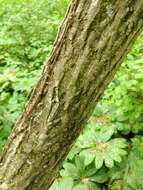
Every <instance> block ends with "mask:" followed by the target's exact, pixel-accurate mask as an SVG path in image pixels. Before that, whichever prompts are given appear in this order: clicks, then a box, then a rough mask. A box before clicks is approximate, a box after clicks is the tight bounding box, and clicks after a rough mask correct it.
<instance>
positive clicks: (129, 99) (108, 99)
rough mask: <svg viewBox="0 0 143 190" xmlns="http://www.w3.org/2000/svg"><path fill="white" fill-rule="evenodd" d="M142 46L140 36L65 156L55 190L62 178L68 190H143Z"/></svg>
mask: <svg viewBox="0 0 143 190" xmlns="http://www.w3.org/2000/svg"><path fill="white" fill-rule="evenodd" d="M142 44H143V35H141V36H140V37H139V39H138V40H137V42H136V44H135V45H134V47H133V49H132V51H131V52H130V54H128V56H127V59H126V61H125V62H124V64H123V66H122V67H121V69H120V71H119V72H118V73H117V75H116V76H115V78H114V80H113V81H112V83H111V84H110V85H109V87H108V89H107V90H106V92H105V94H104V96H103V98H102V100H101V101H100V102H99V103H98V105H97V107H96V109H95V111H94V113H93V115H92V117H91V119H90V121H89V122H88V125H87V126H86V128H85V130H84V133H83V134H81V135H80V137H79V138H78V140H77V142H76V144H75V145H74V147H73V149H72V150H71V152H70V153H69V155H68V157H67V159H66V161H65V163H64V165H63V169H62V170H61V172H60V175H61V177H60V178H59V179H58V183H57V181H56V182H55V183H57V186H55V187H59V189H58V190H62V188H60V187H61V186H60V183H61V180H62V179H65V177H66V178H67V177H69V178H70V179H72V185H71V186H70V190H74V189H75V187H76V189H77V190H80V189H85V190H96V189H108V190H133V189H134V190H142V189H143V167H142V165H143V137H142V134H143V124H142V121H143V120H142V116H143V105H142V104H141V103H142V98H143V97H142V94H143V78H142V76H143V69H142V67H143V59H142V53H143V46H142ZM79 158H80V160H82V161H78V162H77V160H79ZM81 158H82V159H81ZM80 167H81V168H82V169H80ZM50 190H53V186H52V187H51V189H50Z"/></svg>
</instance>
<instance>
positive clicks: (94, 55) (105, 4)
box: [0, 0, 143, 190]
mask: <svg viewBox="0 0 143 190" xmlns="http://www.w3.org/2000/svg"><path fill="white" fill-rule="evenodd" d="M142 26H143V0H73V1H72V3H71V5H70V7H69V10H68V12H67V15H66V17H65V20H64V22H63V24H62V26H61V28H60V31H59V34H58V36H57V40H56V41H55V44H54V48H53V50H52V52H51V56H50V58H49V61H48V63H47V64H46V65H45V67H44V70H43V73H42V76H41V79H40V80H39V82H38V84H37V85H36V87H35V88H34V90H33V92H32V95H31V98H30V100H29V102H28V104H27V105H26V108H25V111H24V112H23V113H22V115H21V117H20V119H19V120H18V122H17V123H16V126H15V128H14V129H13V131H12V134H11V135H10V137H9V140H8V142H7V145H6V147H5V150H4V152H3V155H2V157H1V163H0V190H47V189H48V187H49V186H50V185H51V183H52V182H53V180H54V178H55V176H56V175H57V173H58V170H59V167H60V166H61V163H62V161H63V160H64V158H65V156H66V155H67V153H68V151H69V150H70V147H71V145H72V144H73V142H74V141H75V139H76V138H77V137H78V135H79V133H80V131H81V129H82V126H83V125H84V124H85V122H86V121H87V119H88V118H89V116H90V115H91V113H92V111H93V109H94V108H95V105H96V103H97V101H98V99H99V97H100V96H101V95H102V93H103V91H104V89H105V88H106V87H107V84H108V83H109V82H110V81H111V79H112V78H113V76H114V74H115V71H116V70H117V69H118V67H119V66H120V64H121V62H122V60H123V58H124V57H125V55H126V54H127V52H128V50H129V48H130V46H131V45H132V43H133V42H134V40H135V39H136V37H137V36H138V34H139V33H140V31H141V29H142Z"/></svg>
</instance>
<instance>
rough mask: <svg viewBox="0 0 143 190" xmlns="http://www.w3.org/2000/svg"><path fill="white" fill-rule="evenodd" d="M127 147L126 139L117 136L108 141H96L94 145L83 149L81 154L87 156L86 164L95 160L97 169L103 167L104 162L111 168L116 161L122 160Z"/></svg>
mask: <svg viewBox="0 0 143 190" xmlns="http://www.w3.org/2000/svg"><path fill="white" fill-rule="evenodd" d="M126 147H127V143H126V140H125V139H123V138H115V139H112V140H110V141H108V142H103V143H101V142H100V143H96V144H95V146H94V147H91V148H86V149H84V150H82V151H81V152H80V154H79V155H80V156H82V157H84V158H85V160H84V164H85V165H86V166H87V165H89V164H90V163H92V162H93V161H95V166H96V168H97V169H99V168H101V167H102V165H103V163H105V165H106V166H107V167H108V168H111V167H113V165H114V161H116V162H121V159H122V156H123V155H125V154H126V151H125V150H124V149H125V148H126Z"/></svg>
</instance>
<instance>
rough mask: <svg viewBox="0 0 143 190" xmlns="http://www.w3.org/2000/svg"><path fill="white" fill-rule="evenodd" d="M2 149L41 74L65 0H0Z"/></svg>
mask: <svg viewBox="0 0 143 190" xmlns="http://www.w3.org/2000/svg"><path fill="white" fill-rule="evenodd" d="M0 5H1V6H0V28H1V31H0V149H1V148H2V146H3V144H4V142H5V140H6V138H7V136H8V135H9V133H10V131H11V128H12V127H13V125H14V123H15V121H16V119H17V117H18V115H19V113H20V112H21V110H22V108H23V106H24V103H25V100H26V99H27V96H28V94H29V91H30V89H31V88H32V86H33V85H34V84H35V83H36V81H37V78H38V77H39V75H40V73H41V66H42V65H43V62H44V61H46V59H47V56H48V54H49V52H50V50H51V46H52V43H53V40H54V38H55V35H56V32H57V28H58V26H59V24H60V22H61V20H62V17H63V14H64V12H65V9H66V7H67V1H66V0H61V1H60V0H54V1H53V0H48V1H46V0H41V1H39V2H38V3H37V0H30V1H29V0H20V1H19V0H12V1H11V0H4V1H3V0H0Z"/></svg>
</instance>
